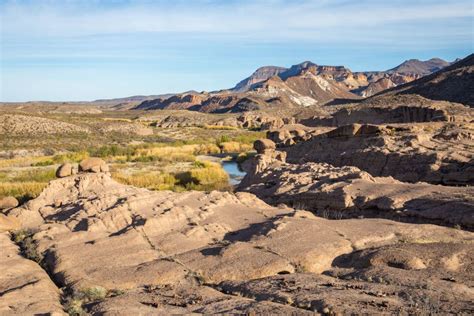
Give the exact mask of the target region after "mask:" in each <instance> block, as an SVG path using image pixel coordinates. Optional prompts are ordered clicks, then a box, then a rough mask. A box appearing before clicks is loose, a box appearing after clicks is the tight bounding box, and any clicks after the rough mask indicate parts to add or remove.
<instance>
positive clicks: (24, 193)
mask: <svg viewBox="0 0 474 316" xmlns="http://www.w3.org/2000/svg"><path fill="white" fill-rule="evenodd" d="M46 185H48V183H44V182H15V183H10V182H4V183H2V182H0V197H2V196H14V197H16V198H17V199H18V200H19V201H20V202H23V201H26V200H29V199H32V198H35V197H37V196H38V195H39V194H40V193H41V191H43V189H44V188H45V187H46Z"/></svg>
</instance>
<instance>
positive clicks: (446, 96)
mask: <svg viewBox="0 0 474 316" xmlns="http://www.w3.org/2000/svg"><path fill="white" fill-rule="evenodd" d="M393 94H418V95H421V96H423V97H425V98H428V99H432V100H444V101H451V102H458V103H462V104H465V105H469V106H471V107H473V106H474V54H471V55H469V56H467V57H466V58H464V59H462V60H460V61H458V62H456V63H454V64H452V65H450V66H448V67H446V68H444V69H442V70H440V71H438V72H436V73H433V74H431V75H428V76H425V77H423V78H420V79H418V80H415V81H413V82H410V83H407V84H404V85H401V86H399V87H395V88H393V89H391V90H388V91H386V92H384V93H382V95H393Z"/></svg>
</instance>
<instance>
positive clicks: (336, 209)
mask: <svg viewBox="0 0 474 316" xmlns="http://www.w3.org/2000/svg"><path fill="white" fill-rule="evenodd" d="M257 159H259V160H262V158H260V157H259V158H257ZM264 167H265V168H263V167H260V168H259V170H258V172H253V173H252V172H249V173H248V174H247V176H246V177H245V178H244V180H243V181H242V183H241V185H240V187H239V188H240V189H241V190H245V191H248V192H251V193H253V194H256V195H257V196H258V197H260V198H261V199H263V200H264V201H266V202H268V203H271V204H273V205H278V204H280V203H284V204H286V205H289V206H292V207H295V208H298V209H305V210H311V211H313V212H315V213H317V214H318V215H320V216H325V217H330V218H337V217H342V218H347V217H358V216H370V217H373V216H376V217H385V218H394V219H399V220H401V219H405V220H408V221H410V220H411V221H418V222H433V223H443V224H445V225H451V226H453V225H460V226H464V227H469V228H471V229H472V228H474V198H473V197H474V189H473V188H471V187H443V186H438V185H431V184H427V183H416V184H410V183H403V182H400V181H397V180H395V179H393V178H391V177H372V176H371V175H369V174H368V173H367V172H364V171H361V170H360V169H358V168H356V167H348V166H346V167H334V166H331V165H329V164H325V163H304V164H289V163H284V162H282V161H281V160H274V161H273V162H272V161H271V160H270V157H269V158H267V161H266V164H265V165H264Z"/></svg>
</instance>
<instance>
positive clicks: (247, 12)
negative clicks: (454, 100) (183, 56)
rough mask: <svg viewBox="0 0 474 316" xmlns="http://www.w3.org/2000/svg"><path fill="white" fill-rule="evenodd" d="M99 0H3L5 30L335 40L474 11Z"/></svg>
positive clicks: (456, 5) (444, 5)
mask: <svg viewBox="0 0 474 316" xmlns="http://www.w3.org/2000/svg"><path fill="white" fill-rule="evenodd" d="M93 3H97V1H89V2H77V1H67V2H60V1H47V2H33V3H22V2H18V1H13V2H6V3H4V5H3V6H2V7H1V11H2V21H3V25H4V30H3V32H4V35H5V36H7V37H8V36H11V37H14V36H47V37H65V36H90V35H104V34H132V33H167V34H177V35H179V36H182V35H199V36H224V37H225V36H227V37H236V38H243V39H249V40H262V39H263V40H288V39H300V40H304V39H308V40H314V39H320V40H321V39H324V40H331V39H333V40H336V39H337V37H339V36H342V35H344V34H345V33H346V34H350V35H351V36H352V37H353V36H356V35H357V34H360V36H358V37H357V38H358V39H359V40H364V39H366V38H367V37H368V36H367V35H368V34H370V33H372V32H377V33H383V32H382V31H383V30H384V28H390V27H393V26H394V25H397V24H399V25H401V26H403V25H404V24H407V23H410V24H413V25H419V26H422V24H423V23H432V21H434V20H437V21H438V22H441V21H442V20H446V19H466V18H468V19H469V18H472V17H473V9H472V2H471V1H450V2H446V1H410V2H409V1H390V2H385V1H367V0H366V1H357V2H354V1H340V0H336V1H262V0H258V1H252V2H250V1H229V2H226V1H223V2H218V1H200V0H198V1H177V2H175V3H173V2H171V1H168V2H165V1H159V2H144V1H132V2H126V3H122V4H121V5H110V6H107V5H102V6H93V5H92V4H93ZM98 3H101V2H98ZM410 3H411V4H410ZM374 28H377V29H374ZM387 35H390V34H389V33H388V32H387ZM427 35H429V34H427ZM459 35H461V36H465V35H466V34H462V33H461V34H459Z"/></svg>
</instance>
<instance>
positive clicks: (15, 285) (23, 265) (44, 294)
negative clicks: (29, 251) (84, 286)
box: [0, 218, 66, 315]
mask: <svg viewBox="0 0 474 316" xmlns="http://www.w3.org/2000/svg"><path fill="white" fill-rule="evenodd" d="M0 222H1V218H0ZM0 249H1V251H0V269H1V271H2V273H0V298H1V299H0V314H2V315H40V314H41V315H43V314H54V315H66V314H65V313H64V312H63V308H62V306H61V304H60V292H59V289H58V288H57V287H56V285H55V284H54V283H53V282H52V281H51V279H50V278H49V276H48V274H47V273H46V272H45V271H44V270H43V269H42V268H41V267H40V266H39V265H38V264H37V263H36V262H34V261H31V260H28V259H25V258H24V257H22V256H21V255H20V250H19V248H18V246H16V245H15V244H14V243H13V242H12V241H11V240H10V234H8V233H5V232H0Z"/></svg>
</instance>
